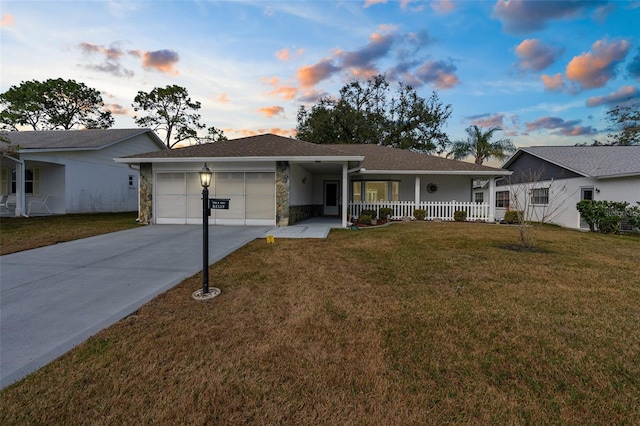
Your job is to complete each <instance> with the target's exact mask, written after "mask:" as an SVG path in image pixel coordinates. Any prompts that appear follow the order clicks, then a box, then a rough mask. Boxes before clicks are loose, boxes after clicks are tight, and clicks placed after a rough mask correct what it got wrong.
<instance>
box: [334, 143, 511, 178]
mask: <svg viewBox="0 0 640 426" xmlns="http://www.w3.org/2000/svg"><path fill="white" fill-rule="evenodd" d="M331 146H334V147H336V149H339V150H340V151H343V152H346V153H351V154H355V153H358V154H359V155H364V162H363V163H362V167H363V168H364V169H365V170H366V171H369V172H374V171H385V172H387V171H411V172H414V171H425V170H428V171H430V172H434V171H442V172H471V173H474V172H479V173H482V172H489V173H495V172H500V171H501V169H497V168H494V167H488V166H482V165H479V164H475V163H468V162H465V161H458V160H451V159H448V158H443V157H438V156H435V155H428V154H421V153H418V152H412V151H407V150H405V149H397V148H391V147H387V146H380V145H362V144H353V145H331Z"/></svg>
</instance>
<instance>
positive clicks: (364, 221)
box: [358, 214, 371, 225]
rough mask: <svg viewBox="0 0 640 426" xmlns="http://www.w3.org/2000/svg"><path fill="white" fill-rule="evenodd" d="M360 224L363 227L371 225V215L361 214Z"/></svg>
mask: <svg viewBox="0 0 640 426" xmlns="http://www.w3.org/2000/svg"><path fill="white" fill-rule="evenodd" d="M358 222H360V223H361V224H363V225H371V215H368V214H361V215H360V217H359V218H358Z"/></svg>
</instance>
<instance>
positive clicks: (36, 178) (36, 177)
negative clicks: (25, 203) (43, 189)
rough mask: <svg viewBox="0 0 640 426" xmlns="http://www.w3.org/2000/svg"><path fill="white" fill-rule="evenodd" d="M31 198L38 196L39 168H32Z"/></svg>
mask: <svg viewBox="0 0 640 426" xmlns="http://www.w3.org/2000/svg"><path fill="white" fill-rule="evenodd" d="M33 196H34V197H39V196H40V167H34V168H33Z"/></svg>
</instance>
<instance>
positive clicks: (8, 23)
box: [0, 13, 15, 27]
mask: <svg viewBox="0 0 640 426" xmlns="http://www.w3.org/2000/svg"><path fill="white" fill-rule="evenodd" d="M14 23H15V19H14V18H13V15H11V14H9V13H5V14H4V15H2V19H1V20H0V27H12V26H13V24H14Z"/></svg>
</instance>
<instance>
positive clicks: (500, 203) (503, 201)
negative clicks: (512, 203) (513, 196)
mask: <svg viewBox="0 0 640 426" xmlns="http://www.w3.org/2000/svg"><path fill="white" fill-rule="evenodd" d="M496 207H500V208H503V209H508V208H509V191H498V192H496Z"/></svg>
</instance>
